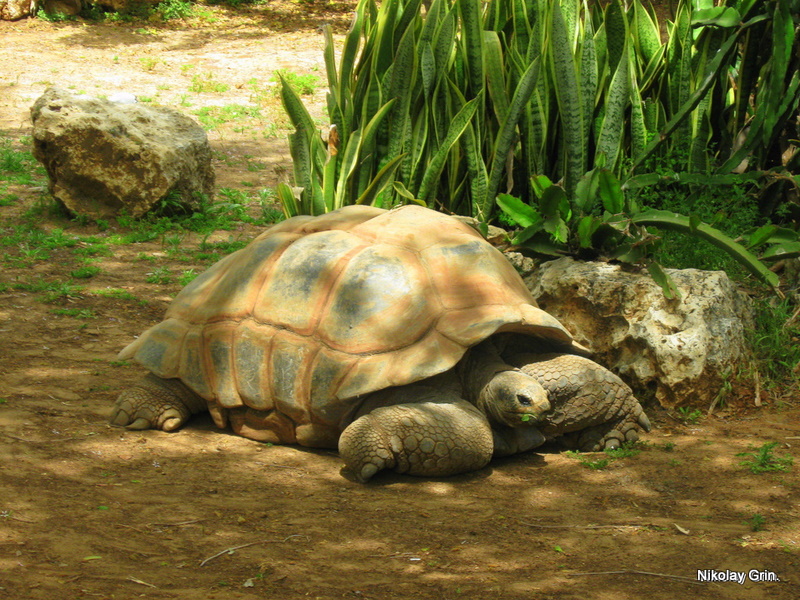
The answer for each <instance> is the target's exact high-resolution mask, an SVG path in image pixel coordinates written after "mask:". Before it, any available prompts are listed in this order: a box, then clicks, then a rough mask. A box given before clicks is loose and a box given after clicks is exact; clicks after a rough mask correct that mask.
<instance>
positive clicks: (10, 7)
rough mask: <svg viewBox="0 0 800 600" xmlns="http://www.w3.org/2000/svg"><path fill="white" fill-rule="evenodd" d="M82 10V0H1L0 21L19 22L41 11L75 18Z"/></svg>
mask: <svg viewBox="0 0 800 600" xmlns="http://www.w3.org/2000/svg"><path fill="white" fill-rule="evenodd" d="M82 8H83V2H82V0H0V21H17V20H19V19H23V18H25V17H30V16H32V15H35V14H36V13H37V11H38V10H39V9H43V10H44V11H45V12H46V13H47V14H50V15H53V14H60V15H67V16H71V17H74V16H75V15H78V14H80V12H81V9H82Z"/></svg>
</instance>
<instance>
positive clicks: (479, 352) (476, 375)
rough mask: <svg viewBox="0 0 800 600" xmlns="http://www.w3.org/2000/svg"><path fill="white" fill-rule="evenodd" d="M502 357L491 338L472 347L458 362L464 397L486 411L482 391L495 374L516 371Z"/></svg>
mask: <svg viewBox="0 0 800 600" xmlns="http://www.w3.org/2000/svg"><path fill="white" fill-rule="evenodd" d="M514 370H515V369H514V367H512V366H511V365H509V364H508V363H506V362H505V361H504V360H503V359H502V358H501V357H500V353H499V352H498V351H497V348H496V347H495V345H494V344H493V343H492V340H491V339H488V340H485V341H483V342H481V343H480V344H478V345H477V346H473V347H472V348H470V349H469V350H468V351H467V353H466V354H465V355H464V358H462V359H461V362H459V364H458V376H459V379H460V380H461V389H462V393H463V395H464V399H466V400H468V401H469V402H470V403H472V404H474V405H475V406H477V407H478V408H480V409H481V410H483V411H485V410H486V408H487V407H485V406H481V398H482V397H484V394H483V393H482V392H483V390H484V389H485V388H486V386H487V385H488V384H489V382H491V381H492V379H493V378H494V376H495V375H497V374H498V373H501V372H503V371H514Z"/></svg>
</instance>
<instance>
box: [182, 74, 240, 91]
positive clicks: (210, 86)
mask: <svg viewBox="0 0 800 600" xmlns="http://www.w3.org/2000/svg"><path fill="white" fill-rule="evenodd" d="M229 89H230V86H229V85H228V84H227V83H222V82H220V81H217V80H216V78H215V77H214V74H213V73H205V74H200V73H198V74H196V75H193V76H192V82H191V83H190V84H189V91H190V92H194V93H196V94H222V93H224V92H227V91H228V90H229Z"/></svg>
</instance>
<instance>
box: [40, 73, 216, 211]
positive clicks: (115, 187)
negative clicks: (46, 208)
mask: <svg viewBox="0 0 800 600" xmlns="http://www.w3.org/2000/svg"><path fill="white" fill-rule="evenodd" d="M31 117H32V121H33V144H34V147H33V154H34V156H35V157H36V159H37V160H39V161H40V162H41V163H42V164H43V165H44V166H45V168H46V169H47V174H48V177H49V179H50V193H51V194H52V195H53V197H54V198H56V199H57V200H59V201H60V202H62V203H63V204H64V205H65V206H66V207H67V208H68V209H69V210H71V211H72V212H74V213H77V214H81V215H86V216H90V217H93V218H107V217H110V216H115V215H118V214H120V212H123V211H124V212H126V213H127V214H129V215H131V216H133V217H138V216H141V215H143V214H144V213H146V212H147V211H148V210H150V209H151V208H153V206H155V205H156V203H157V202H158V201H159V200H161V199H163V198H165V197H167V196H168V195H169V196H170V200H171V201H176V202H180V203H181V204H183V205H185V206H187V207H188V208H196V207H197V206H199V204H200V203H201V201H202V199H203V198H204V197H205V198H210V197H211V196H212V195H213V191H214V171H213V170H212V167H211V147H210V146H209V143H208V137H207V136H206V133H205V131H204V130H203V128H202V127H200V125H198V124H197V123H196V122H195V121H193V120H192V119H191V118H189V117H188V116H186V115H184V114H183V113H181V112H178V111H177V110H174V109H171V108H167V107H161V106H147V105H142V104H124V103H123V104H120V103H114V102H110V101H108V100H101V99H98V98H89V97H86V96H76V95H73V94H71V93H69V92H66V91H65V90H62V89H58V88H50V89H48V90H47V91H46V92H45V93H44V94H43V95H42V96H41V97H40V98H39V99H38V100H36V102H35V103H34V105H33V107H32V108H31Z"/></svg>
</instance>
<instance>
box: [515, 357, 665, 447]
mask: <svg viewBox="0 0 800 600" xmlns="http://www.w3.org/2000/svg"><path fill="white" fill-rule="evenodd" d="M509 361H510V362H511V363H512V364H515V365H516V366H518V367H519V368H520V370H521V371H522V372H523V373H526V374H528V375H530V376H532V377H534V378H536V379H537V380H538V381H539V382H540V383H541V384H542V386H543V387H544V388H545V389H546V390H547V391H548V395H549V398H550V403H551V404H552V407H553V408H552V411H551V412H550V413H549V414H547V415H546V416H545V418H544V419H543V420H542V422H541V423H539V425H538V429H539V430H540V431H541V432H542V433H543V434H544V435H545V436H546V437H547V438H548V439H559V440H560V441H562V442H563V443H564V444H565V445H567V446H569V447H574V448H577V449H579V450H584V451H598V450H603V449H605V448H618V447H619V446H621V445H622V444H623V443H624V442H631V441H636V440H638V439H639V431H640V430H642V429H643V430H645V431H650V421H649V420H648V418H647V415H645V414H644V411H643V410H642V407H641V405H640V404H639V401H638V400H637V399H636V397H635V396H634V395H633V392H632V391H631V389H630V388H629V387H628V386H627V385H626V384H625V383H624V382H623V381H622V380H621V379H620V378H619V377H617V376H616V375H614V373H612V372H611V371H609V370H608V369H605V368H603V367H601V366H600V365H598V364H597V363H595V362H593V361H591V360H589V359H587V358H583V357H580V356H575V355H571V354H561V355H557V354H518V355H516V356H514V357H511V358H510V359H509Z"/></svg>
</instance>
